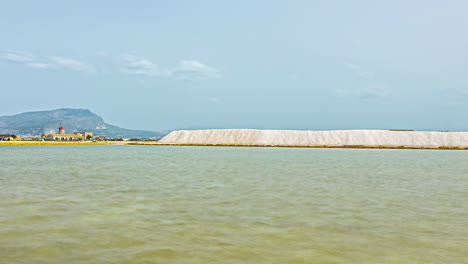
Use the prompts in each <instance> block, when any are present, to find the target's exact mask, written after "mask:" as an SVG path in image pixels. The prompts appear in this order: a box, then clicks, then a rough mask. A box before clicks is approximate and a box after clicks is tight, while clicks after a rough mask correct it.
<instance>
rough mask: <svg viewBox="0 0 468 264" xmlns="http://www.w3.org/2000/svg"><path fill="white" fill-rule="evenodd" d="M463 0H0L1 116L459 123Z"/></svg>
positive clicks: (467, 39)
mask: <svg viewBox="0 0 468 264" xmlns="http://www.w3.org/2000/svg"><path fill="white" fill-rule="evenodd" d="M466 10H468V1H466V0H446V1H439V0H391V1H390V0H389V1H374V0H354V1H345V0H341V1H339V0H323V1H317V0H303V1H301V0H288V1H286V0H283V1H275V0H264V1H263V0H237V1H219V0H191V1H190V0H185V1H182V0H171V1H157V0H155V1H149V0H148V1H143V0H141V1H119V0H102V1H89V0H82V1H63V0H60V1H48V0H44V1H34V0H30V1H22V0H16V1H6V0H0V115H13V114H17V113H20V112H26V111H39V110H50V109H57V108H84V109H90V110H91V111H93V112H94V113H96V114H98V115H100V116H102V117H103V118H104V120H105V121H106V122H107V123H110V124H114V125H118V126H121V127H125V128H131V129H145V130H154V131H170V130H173V129H197V128H256V129H306V130H332V129H391V128H399V129H415V130H432V131H447V130H448V131H468V117H467V113H468V34H467V29H468V16H467V15H466Z"/></svg>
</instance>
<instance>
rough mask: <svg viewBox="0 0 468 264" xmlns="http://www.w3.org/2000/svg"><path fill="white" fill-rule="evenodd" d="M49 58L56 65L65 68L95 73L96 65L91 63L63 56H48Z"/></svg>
mask: <svg viewBox="0 0 468 264" xmlns="http://www.w3.org/2000/svg"><path fill="white" fill-rule="evenodd" d="M50 60H51V61H52V62H54V63H55V64H56V65H57V66H58V67H62V68H66V69H69V70H73V71H78V72H84V73H96V72H97V70H96V67H95V66H94V65H91V64H85V63H82V62H80V61H77V60H74V59H69V58H63V57H55V56H54V57H50Z"/></svg>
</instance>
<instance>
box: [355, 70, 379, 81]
mask: <svg viewBox="0 0 468 264" xmlns="http://www.w3.org/2000/svg"><path fill="white" fill-rule="evenodd" d="M356 74H357V75H358V76H360V77H362V78H366V79H373V78H374V77H375V74H374V73H373V72H371V71H357V72H356Z"/></svg>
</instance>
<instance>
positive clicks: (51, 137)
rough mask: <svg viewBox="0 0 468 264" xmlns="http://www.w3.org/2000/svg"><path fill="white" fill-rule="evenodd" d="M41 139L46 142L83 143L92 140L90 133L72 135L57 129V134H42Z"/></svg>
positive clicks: (61, 128) (62, 129)
mask: <svg viewBox="0 0 468 264" xmlns="http://www.w3.org/2000/svg"><path fill="white" fill-rule="evenodd" d="M41 138H42V139H43V140H47V141H85V140H91V139H93V133H92V132H75V133H73V134H65V128H63V127H62V126H61V127H59V133H58V134H42V135H41Z"/></svg>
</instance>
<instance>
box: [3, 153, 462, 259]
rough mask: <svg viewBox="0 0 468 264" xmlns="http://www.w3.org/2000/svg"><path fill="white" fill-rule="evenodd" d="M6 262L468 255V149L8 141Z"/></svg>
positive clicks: (435, 257) (443, 257) (4, 247)
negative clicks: (28, 143) (13, 143)
mask: <svg viewBox="0 0 468 264" xmlns="http://www.w3.org/2000/svg"><path fill="white" fill-rule="evenodd" d="M0 263H2V264H3V263H5V264H20V263H21V264H26V263H28V264H29V263H31V264H42V263H44V264H46V263H47V264H64V263H65V264H75V263H77V264H78V263H79V264H82V263H86V264H87V263H89V264H91V263H92V264H95V263H115V264H117V263H119V264H120V263H122V264H124V263H125V264H131V263H135V264H137V263H138V264H140V263H163V264H166V263H169V264H170V263H183V264H185V263H188V264H190V263H227V264H237V263H258V264H263V263H265V264H272V263H282V264H283V263H284V264H289V263H369V264H370V263H372V264H375V263H395V264H396V263H398V264H401V263H425V264H426V263H441V264H442V263H443V264H451V263H468V151H447V150H398V149H385V150H379V149H318V148H254V147H188V146H187V147H184V146H14V147H13V146H12V147H0Z"/></svg>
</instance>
